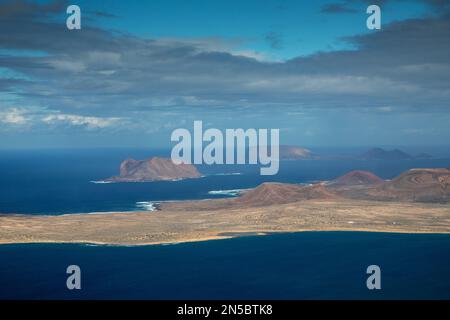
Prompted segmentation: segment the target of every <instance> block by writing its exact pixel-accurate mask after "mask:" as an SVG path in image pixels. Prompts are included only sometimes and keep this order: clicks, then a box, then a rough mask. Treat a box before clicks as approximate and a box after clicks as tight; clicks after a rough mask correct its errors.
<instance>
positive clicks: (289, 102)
mask: <svg viewBox="0 0 450 320" xmlns="http://www.w3.org/2000/svg"><path fill="white" fill-rule="evenodd" d="M426 2H427V3H429V4H430V5H431V6H433V7H434V8H439V9H440V10H439V13H433V14H430V15H428V16H427V17H424V18H422V19H414V20H405V21H398V22H395V23H392V24H390V25H385V26H383V29H382V30H381V31H378V32H372V33H367V34H363V35H357V36H352V37H348V38H346V39H343V41H347V42H349V43H351V44H352V45H353V47H354V48H355V49H354V50H346V51H332V52H327V53H320V52H319V53H316V54H314V55H311V56H306V57H298V58H295V59H292V60H289V61H284V62H270V61H265V60H261V59H258V55H257V54H249V53H247V54H246V53H245V52H240V53H239V52H233V51H231V50H227V48H226V45H223V44H222V46H217V45H216V46H214V45H211V43H213V41H212V40H211V39H210V40H208V39H198V40H197V41H195V40H192V39H191V40H183V39H144V38H138V37H135V36H131V35H129V34H125V33H120V32H117V31H110V30H103V29H99V28H95V27H90V26H88V25H87V24H83V28H82V30H80V31H68V30H67V29H66V28H65V23H64V18H65V17H64V16H61V12H64V8H65V6H66V5H67V3H65V2H52V3H50V4H46V5H42V4H41V5H39V4H30V3H28V2H24V1H15V2H7V3H6V4H5V3H3V4H0V30H2V32H1V33H0V70H2V68H4V69H5V70H6V69H7V70H10V71H12V72H13V73H11V72H8V73H5V72H3V73H1V71H0V121H1V122H2V124H3V125H5V126H6V125H11V126H14V127H17V126H19V125H27V124H28V125H39V126H42V125H55V124H57V123H59V124H66V125H68V126H84V127H86V128H87V129H91V130H92V129H100V130H101V129H106V128H108V127H110V126H113V125H115V126H119V125H123V126H124V128H126V129H130V130H133V129H135V130H142V127H145V125H146V124H148V123H149V122H151V123H152V125H155V124H156V122H157V121H159V119H160V118H159V117H161V116H162V115H163V114H164V113H169V115H168V117H170V118H171V119H178V118H182V117H183V115H185V114H187V113H191V114H203V115H205V114H212V115H218V116H220V115H221V111H223V110H227V112H231V111H233V112H238V113H239V112H240V113H242V114H245V113H250V114H262V115H267V114H270V113H271V112H273V110H274V108H277V109H276V110H277V112H285V113H286V114H288V113H289V112H293V111H296V112H300V111H301V112H303V111H304V110H306V111H308V110H339V109H355V110H360V111H364V112H369V113H379V112H380V111H382V112H384V113H395V112H397V113H402V112H408V113H409V112H414V113H430V112H437V113H439V112H440V113H444V114H448V113H449V111H450V110H449V109H450V108H449V107H450V106H449V102H448V101H450V72H449V71H450V42H449V41H448V39H450V14H449V11H448V6H447V3H446V2H444V1H439V0H428V1H426ZM349 3H350V4H351V1H343V2H337V3H336V4H330V5H328V7H327V8H324V10H323V11H326V12H333V13H351V11H352V10H351V9H350V8H349V7H347V6H348V4H349ZM98 14H103V13H96V14H95V15H94V16H96V15H98ZM104 14H105V15H108V14H107V13H104ZM266 38H267V41H269V42H270V43H271V45H272V46H273V47H280V46H282V41H281V36H280V35H278V34H268V35H267V36H266ZM205 43H209V44H210V45H205ZM19 51H20V52H21V54H20V55H19V54H17V53H15V52H19ZM17 75H21V76H17ZM230 110H231V111H230ZM30 123H31V124H30Z"/></svg>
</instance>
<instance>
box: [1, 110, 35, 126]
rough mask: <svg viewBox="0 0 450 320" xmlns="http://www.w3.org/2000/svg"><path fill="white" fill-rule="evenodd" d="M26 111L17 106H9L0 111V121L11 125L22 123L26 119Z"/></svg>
mask: <svg viewBox="0 0 450 320" xmlns="http://www.w3.org/2000/svg"><path fill="white" fill-rule="evenodd" d="M25 113H26V111H25V110H22V109H18V108H10V109H8V110H6V111H0V122H2V123H6V124H12V125H23V124H25V123H26V122H27V121H28V118H27V117H26V116H25Z"/></svg>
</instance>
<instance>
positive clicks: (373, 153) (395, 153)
mask: <svg viewBox="0 0 450 320" xmlns="http://www.w3.org/2000/svg"><path fill="white" fill-rule="evenodd" d="M359 158H361V159H364V160H412V159H430V158H432V156H431V155H429V154H427V153H420V154H418V155H416V156H413V155H410V154H408V153H406V152H403V151H401V150H399V149H393V150H384V149H382V148H372V149H370V150H368V151H366V152H364V153H363V154H361V155H360V156H359Z"/></svg>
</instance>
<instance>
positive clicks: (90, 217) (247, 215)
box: [0, 199, 450, 246]
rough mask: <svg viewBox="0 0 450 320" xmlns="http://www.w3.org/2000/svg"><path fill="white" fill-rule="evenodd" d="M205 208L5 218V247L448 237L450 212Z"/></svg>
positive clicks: (327, 206)
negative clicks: (302, 235) (314, 236)
mask: <svg viewBox="0 0 450 320" xmlns="http://www.w3.org/2000/svg"><path fill="white" fill-rule="evenodd" d="M204 205H205V202H202V207H196V205H195V203H194V202H186V203H176V204H168V205H165V206H164V207H163V210H161V211H152V212H116V213H90V214H69V215H58V216H51V215H45V216H41V215H0V244H15V243H80V244H83V243H85V244H93V245H123V246H136V245H155V244H176V243H184V242H198V241H209V240H216V239H227V238H234V237H238V236H244V235H249V234H252V235H257V234H267V233H289V232H302V231H367V232H391V233H442V234H445V233H450V204H430V203H410V202H377V201H365V200H348V199H345V200H306V201H299V202H294V203H288V204H281V205H271V206H264V207H227V208H223V207H220V206H218V205H217V202H211V208H209V209H208V207H206V208H205V207H204Z"/></svg>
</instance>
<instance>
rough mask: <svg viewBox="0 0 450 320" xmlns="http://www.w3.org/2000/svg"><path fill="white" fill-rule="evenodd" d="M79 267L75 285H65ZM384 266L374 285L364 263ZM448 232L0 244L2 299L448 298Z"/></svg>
mask: <svg viewBox="0 0 450 320" xmlns="http://www.w3.org/2000/svg"><path fill="white" fill-rule="evenodd" d="M71 264H77V265H79V266H80V268H81V273H82V284H81V285H82V289H81V290H80V291H69V290H67V289H66V287H65V282H66V274H65V270H66V268H67V266H68V265H71ZM372 264H377V265H379V266H380V268H381V286H382V289H381V290H379V291H369V290H368V289H367V288H366V279H367V275H366V273H365V271H366V268H367V266H369V265H372ZM449 272H450V236H449V235H405V234H384V233H359V232H305V233H295V234H280V235H271V236H265V237H243V238H237V239H230V240H217V241H207V242H200V243H188V244H178V245H170V246H161V245H158V246H144V247H108V246H98V247H94V246H85V245H57V244H55V245H42V244H36V245H4V246H0V299H10V298H19V299H22V298H27V299H37V298H41V299H50V298H64V299H72V298H77V299H88V298H90V299H106V298H108V299H116V298H121V299H133V298H134V299H196V298H199V299H219V298H222V299H226V298H228V299H344V298H354V299H419V298H422V299H450V275H449Z"/></svg>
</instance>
